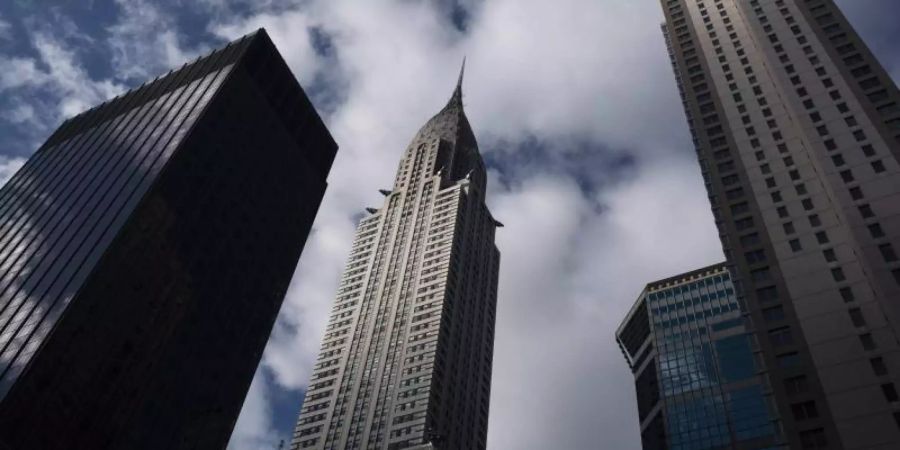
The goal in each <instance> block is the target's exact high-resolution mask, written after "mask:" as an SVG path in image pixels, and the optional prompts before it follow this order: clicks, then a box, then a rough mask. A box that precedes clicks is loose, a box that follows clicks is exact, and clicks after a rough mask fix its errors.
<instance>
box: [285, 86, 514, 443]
mask: <svg viewBox="0 0 900 450" xmlns="http://www.w3.org/2000/svg"><path fill="white" fill-rule="evenodd" d="M486 181H487V180H486V173H485V168H484V163H483V162H482V159H481V155H480V154H479V152H478V145H477V143H476V142H475V136H474V134H473V133H472V128H471V127H470V126H469V121H468V120H467V119H466V116H465V113H464V112H463V104H462V73H460V78H459V84H457V86H456V90H455V91H454V92H453V96H452V97H451V98H450V101H449V103H447V106H445V107H444V109H442V110H441V111H440V112H439V113H438V114H437V115H436V116H434V117H433V118H431V120H429V121H428V123H427V124H425V126H424V127H422V129H421V130H419V133H418V134H417V135H416V137H415V138H414V139H413V141H412V143H410V145H409V147H407V149H406V152H405V153H404V155H403V158H402V159H401V161H400V166H399V168H398V169H397V176H396V179H395V181H394V187H393V189H392V190H391V191H389V192H388V191H383V193H384V194H385V196H386V199H385V202H384V205H383V206H382V207H381V208H380V209H377V210H376V209H370V210H369V212H370V214H371V215H369V216H368V217H366V218H364V219H363V220H362V221H361V222H360V223H359V227H358V228H357V232H356V238H355V239H354V242H353V250H352V251H351V253H350V260H349V261H348V263H347V267H346V269H345V271H344V274H343V277H342V279H341V284H340V288H339V289H338V293H337V297H336V299H335V303H334V307H333V309H332V312H331V318H330V320H329V323H328V327H327V329H326V330H327V331H326V334H325V337H324V339H323V342H322V347H321V351H320V353H319V358H318V360H317V362H316V365H315V368H314V370H313V373H312V378H311V380H310V382H309V386H308V389H307V391H306V398H305V400H304V402H303V407H302V409H301V411H300V418H299V420H298V422H297V426H296V428H295V430H294V437H293V442H292V444H291V448H292V449H305V448H315V449H335V450H337V449H342V450H343V449H348V450H349V449H369V450H374V449H384V450H395V449H403V448H423V449H424V448H438V449H453V450H464V449H483V448H485V444H486V440H487V424H488V406H489V405H488V403H489V400H490V387H491V362H492V357H493V341H494V317H495V310H496V303H497V278H498V273H497V271H498V265H499V262H500V253H499V251H498V250H497V248H496V246H495V245H494V231H495V228H496V227H497V226H498V225H499V223H498V222H496V221H495V220H494V219H493V218H492V216H491V214H490V212H489V211H488V208H487V207H486V206H485V203H484V199H485V192H486V191H485V184H486Z"/></svg>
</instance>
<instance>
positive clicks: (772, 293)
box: [756, 286, 778, 302]
mask: <svg viewBox="0 0 900 450" xmlns="http://www.w3.org/2000/svg"><path fill="white" fill-rule="evenodd" d="M756 298H757V299H758V300H759V301H760V302H773V301H776V300H778V289H776V288H775V286H768V287H764V288H760V289H757V290H756Z"/></svg>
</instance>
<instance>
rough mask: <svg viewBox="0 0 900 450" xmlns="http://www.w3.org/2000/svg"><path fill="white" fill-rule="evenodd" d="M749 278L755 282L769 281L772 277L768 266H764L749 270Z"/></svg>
mask: <svg viewBox="0 0 900 450" xmlns="http://www.w3.org/2000/svg"><path fill="white" fill-rule="evenodd" d="M750 278H751V279H752V280H753V281H755V282H760V281H769V280H770V279H771V278H772V275H771V274H770V273H769V268H768V267H764V268H762V269H756V270H754V271H751V272H750Z"/></svg>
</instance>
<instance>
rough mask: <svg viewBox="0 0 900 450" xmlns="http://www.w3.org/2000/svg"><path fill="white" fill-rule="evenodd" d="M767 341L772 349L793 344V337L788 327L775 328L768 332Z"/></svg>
mask: <svg viewBox="0 0 900 450" xmlns="http://www.w3.org/2000/svg"><path fill="white" fill-rule="evenodd" d="M769 341H771V342H772V346H773V347H782V346H785V345H791V344H793V343H794V336H793V335H792V334H791V329H790V328H789V327H783V328H777V329H774V330H771V331H769Z"/></svg>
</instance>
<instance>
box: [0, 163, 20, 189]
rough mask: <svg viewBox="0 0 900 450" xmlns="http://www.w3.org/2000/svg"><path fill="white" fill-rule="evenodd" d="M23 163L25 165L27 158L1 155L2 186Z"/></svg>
mask: <svg viewBox="0 0 900 450" xmlns="http://www.w3.org/2000/svg"><path fill="white" fill-rule="evenodd" d="M23 165H25V158H9V157H6V156H0V187H2V186H3V185H4V184H6V182H7V181H9V179H10V178H12V176H13V175H15V173H16V172H17V171H18V170H19V169H21V168H22V166H23Z"/></svg>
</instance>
